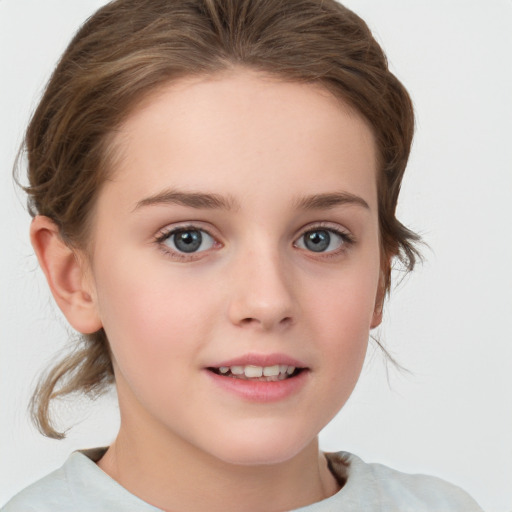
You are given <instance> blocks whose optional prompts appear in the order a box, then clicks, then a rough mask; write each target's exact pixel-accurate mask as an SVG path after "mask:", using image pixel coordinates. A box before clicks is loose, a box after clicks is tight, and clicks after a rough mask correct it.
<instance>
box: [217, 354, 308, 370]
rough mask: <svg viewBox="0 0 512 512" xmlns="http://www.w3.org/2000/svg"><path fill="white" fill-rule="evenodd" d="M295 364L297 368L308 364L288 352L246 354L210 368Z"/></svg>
mask: <svg viewBox="0 0 512 512" xmlns="http://www.w3.org/2000/svg"><path fill="white" fill-rule="evenodd" d="M277 364H279V365H281V364H282V365H287V366H295V367H296V368H306V365H305V364H304V363H303V362H302V361H300V360H298V359H295V358H293V357H290V356H288V355H286V354H255V353H251V354H245V355H243V356H239V357H235V358H233V359H227V360H225V361H220V362H218V363H215V364H211V365H209V366H208V367H209V368H220V367H222V366H249V365H250V366H261V367H265V366H275V365H277Z"/></svg>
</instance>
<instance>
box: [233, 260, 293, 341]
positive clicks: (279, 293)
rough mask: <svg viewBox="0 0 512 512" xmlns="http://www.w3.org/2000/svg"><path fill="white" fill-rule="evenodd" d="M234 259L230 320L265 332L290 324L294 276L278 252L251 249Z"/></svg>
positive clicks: (291, 320)
mask: <svg viewBox="0 0 512 512" xmlns="http://www.w3.org/2000/svg"><path fill="white" fill-rule="evenodd" d="M237 259H238V262H237V263H236V265H235V266H234V267H235V268H233V267H232V273H231V280H230V281H231V286H230V288H231V289H230V303H229V312H228V314H229V318H230V321H231V322H232V323H233V324H235V325H237V326H240V327H253V328H256V329H261V330H267V331H268V330H272V329H276V328H283V327H285V326H287V325H291V324H293V323H294V322H295V320H296V315H297V304H296V301H295V300H294V294H293V276H292V275H291V270H290V266H289V265H286V264H285V262H284V261H282V259H283V258H282V257H280V255H279V253H278V251H275V252H274V253H271V252H269V251H265V250H253V251H250V252H248V253H245V254H243V255H239V257H238V258H237Z"/></svg>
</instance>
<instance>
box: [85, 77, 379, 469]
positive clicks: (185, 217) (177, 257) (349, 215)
mask: <svg viewBox="0 0 512 512" xmlns="http://www.w3.org/2000/svg"><path fill="white" fill-rule="evenodd" d="M116 143H117V144H118V147H119V151H120V158H119V159H118V163H117V165H116V168H115V170H114V173H113V176H112V179H111V180H109V181H108V182H107V183H106V184H105V185H104V187H103V188H102V190H101V192H100V194H99V198H98V203H97V208H96V212H95V219H94V226H93V234H92V237H93V238H92V249H91V254H90V282H91V289H92V290H93V293H92V296H93V301H94V303H95V307H96V311H97V315H98V316H99V318H100V319H101V323H102V325H103V327H104V329H105V331H106V333H107V336H108V339H109V341H110V344H111V349H112V353H113V359H114V368H115V373H116V382H117V387H118V395H119V401H120V407H121V416H122V427H121V428H122V429H123V428H133V429H137V431H138V432H140V431H141V429H142V431H144V432H145V433H146V434H147V435H151V436H156V437H157V438H159V439H161V440H164V439H165V442H169V443H175V444H177V445H179V444H181V445H187V446H189V447H193V448H194V449H195V450H199V451H200V452H202V453H204V454H207V455H208V456H213V457H216V458H218V459H221V460H223V461H227V462H233V463H239V464H261V463H276V462H279V461H285V460H288V459H290V458H292V457H293V456H295V455H297V454H299V453H300V452H301V451H302V450H304V449H306V447H308V446H310V445H311V443H312V442H314V440H315V439H316V436H317V434H318V432H319V431H320V430H321V429H322V427H324V426H325V425H326V424H327V423H328V422H329V420H330V419H331V418H332V417H333V416H334V415H335V414H336V412H337V411H338V410H339V409H340V408H341V407H342V406H343V404H344V403H345V401H346V400H347V398H348V397H349V395H350V393H351V392H352V390H353V388H354V386H355V383H356V380H357V378H358V376H359V373H360V370H361V366H362V363H363V359H364V355H365V351H366V346H367V341H368V336H369V330H370V329H371V327H373V326H375V325H377V324H378V323H379V321H380V315H379V313H378V312H376V303H379V302H380V296H381V290H380V287H379V282H380V257H379V232H378V217H377V190H376V154H375V145H374V141H373V138H372V133H371V130H370V128H369V127H368V126H367V124H366V123H365V121H364V120H363V119H362V118H361V117H360V116H359V115H357V114H356V113H355V112H353V111H351V110H350V109H349V108H348V107H347V106H344V105H343V104H341V103H340V102H339V100H336V99H335V98H334V97H333V96H331V95H330V94H329V93H328V92H326V91H324V90H323V89H321V88H320V87H319V86H313V85H304V84H296V83H288V82H282V81H277V80H276V79H270V78H268V77H264V76H263V75H260V74H256V73H250V72H247V71H245V72H231V73H230V74H224V75H218V76H216V77H213V78H211V77H210V78H201V79H198V78H195V79H187V80H183V81H181V82H177V83H174V84H172V85H170V86H169V87H168V88H166V89H165V90H163V91H160V92H159V93H158V95H154V96H153V97H151V98H150V99H149V100H147V101H146V102H145V103H144V104H143V105H142V106H140V108H139V109H138V110H137V111H136V112H135V113H134V114H133V115H131V117H130V118H129V119H128V120H127V122H126V123H125V124H124V125H123V126H122V127H121V130H120V131H119V133H118V135H117V139H116ZM130 425H131V427H130Z"/></svg>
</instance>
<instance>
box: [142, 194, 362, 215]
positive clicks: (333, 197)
mask: <svg viewBox="0 0 512 512" xmlns="http://www.w3.org/2000/svg"><path fill="white" fill-rule="evenodd" d="M172 204H178V205H182V206H188V207H189V208H197V209H210V210H213V209H221V210H228V211H229V210H235V209H239V208H240V205H239V203H238V202H237V201H236V200H235V199H234V198H232V197H230V196H226V197H224V196H222V195H220V194H209V193H204V192H181V191H178V190H164V191H162V192H159V193H158V194H154V195H152V196H149V197H146V198H145V199H142V200H140V201H138V202H137V204H136V205H135V208H134V209H133V211H136V210H138V209H140V208H143V207H145V206H158V205H172ZM342 205H358V206H362V207H363V208H365V209H367V210H369V209H370V207H369V205H368V203H367V202H366V201H365V200H364V199H363V198H362V197H360V196H357V195H355V194H351V193H349V192H329V193H325V194H313V195H310V196H304V197H301V198H299V199H297V200H296V201H295V206H296V208H298V209H300V210H328V209H331V208H335V207H336V206H342Z"/></svg>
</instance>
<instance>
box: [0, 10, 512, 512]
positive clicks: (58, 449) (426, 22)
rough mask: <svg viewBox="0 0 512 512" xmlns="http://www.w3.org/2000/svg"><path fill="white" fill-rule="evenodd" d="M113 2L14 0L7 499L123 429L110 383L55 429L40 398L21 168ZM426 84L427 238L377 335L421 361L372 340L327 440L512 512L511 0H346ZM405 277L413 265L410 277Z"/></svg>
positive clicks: (419, 104)
mask: <svg viewBox="0 0 512 512" xmlns="http://www.w3.org/2000/svg"><path fill="white" fill-rule="evenodd" d="M103 3H105V2H104V1H101V0H45V1H44V2H42V1H41V0H0V76H1V78H0V113H1V115H0V169H1V173H0V180H1V181H0V183H1V186H0V216H1V219H2V220H1V222H0V248H1V250H0V407H1V412H0V439H1V445H0V453H1V457H0V503H3V502H5V501H6V500H7V499H8V498H9V497H10V496H12V495H13V494H14V493H15V492H16V491H18V490H20V489H21V488H22V487H24V486H26V485H27V484H29V483H31V482H32V481H33V480H35V479H37V478H39V477H41V476H43V475H44V474H46V473H47V472H49V471H50V470H52V469H54V468H56V467H58V466H59V465H61V464H62V462H63V461H64V460H65V458H66V457H67V455H68V454H69V453H70V452H71V451H72V450H74V449H78V448H86V447H91V446H97V445H106V444H108V443H109V442H110V441H111V440H112V439H113V437H114V436H115V432H116V428H117V421H118V420H117V414H116V406H115V397H114V396H113V395H111V396H108V397H106V398H105V399H104V400H102V401H100V402H98V403H96V404H94V405H90V404H88V403H87V402H78V403H76V404H73V401H69V402H67V403H64V404H62V407H61V410H60V412H61V415H62V418H63V420H64V422H66V421H67V422H78V423H77V425H76V427H75V428H74V429H73V430H71V431H70V433H69V436H68V438H67V439H66V440H64V441H54V440H48V439H45V438H43V437H42V436H41V435H39V434H38V433H37V432H36V431H35V429H34V428H33V427H32V426H31V424H30V422H29V420H28V416H27V413H26V407H27V403H28V399H29V396H30V392H31V389H32V387H33V385H34V383H35V379H36V376H37V374H38V373H39V372H40V371H41V370H42V369H43V368H45V367H46V366H48V364H49V363H50V362H51V361H52V359H53V358H54V356H55V353H56V352H57V351H58V350H61V349H62V348H63V347H64V346H65V345H66V342H67V339H68V333H67V331H66V329H65V327H64V323H63V321H62V320H61V317H60V315H59V313H58V311H57V310H56V308H55V307H54V306H53V305H52V302H51V300H50V296H49V292H48V291H47V289H46V284H45V282H44V280H43V278H42V274H41V272H40V271H39V270H37V264H36V260H35V257H34V256H33V255H32V250H31V247H30V244H29V241H28V226H29V216H28V214H27V213H26V212H25V211H24V207H23V202H24V198H23V196H22V195H21V194H20V193H18V192H16V191H15V189H14V186H13V184H12V179H11V173H10V171H11V167H12V163H13V160H14V157H15V154H16V150H17V147H18V145H19V143H20V142H21V138H22V134H23V130H24V127H25V125H26V123H27V120H28V116H29V114H30V112H31V111H32V109H33V108H34V107H35V105H36V104H37V100H38V98H39V95H40V93H41V91H42V87H43V85H44V83H45V81H46V80H47V78H48V76H49V73H50V72H51V70H52V68H53V66H54V64H55V62H56V60H57V58H58V57H59V55H60V53H61V52H62V51H63V50H64V48H65V46H66V45H67V43H68V41H69V39H70V37H71V36H72V34H73V33H74V32H75V30H76V29H77V28H78V26H79V24H80V23H82V22H83V21H84V20H85V18H86V17H87V16H88V15H90V14H91V13H92V12H93V11H94V10H95V9H96V8H97V7H99V6H100V5H102V4H103ZM345 4H346V5H347V6H348V7H350V8H352V9H353V10H355V11H356V12H357V13H358V14H359V15H361V16H362V17H363V18H364V19H365V20H366V21H367V22H368V24H369V25H370V27H371V28H372V29H373V31H374V34H375V36H376V37H377V39H378V40H379V41H380V42H381V43H382V45H383V47H384V49H385V51H386V52H387V54H388V57H389V61H390V65H391V68H392V69H393V70H394V72H395V73H396V74H397V75H398V77H399V78H400V79H401V80H402V81H403V82H404V84H405V85H406V87H407V88H408V89H409V91H410V92H411V95H412V97H413V100H414V103H415V106H416V112H417V134H416V139H415V143H414V148H413V153H412V156H411V160H410V164H409V169H408V171H407V173H406V178H405V181H404V185H403V192H402V198H401V201H400V205H399V216H400V218H401V219H402V221H403V222H404V223H405V224H407V225H408V226H410V227H411V228H413V229H415V230H417V231H419V232H420V233H421V234H422V235H423V237H424V239H425V241H426V242H427V243H428V244H429V246H430V249H425V250H424V254H425V257H426V263H425V264H424V265H423V266H422V267H419V268H418V269H417V271H415V273H414V274H413V275H411V276H410V277H409V278H407V279H406V280H405V281H404V282H403V283H402V284H401V285H400V286H399V287H398V288H397V289H396V290H394V292H393V293H392V296H391V299H390V301H389V302H388V303H387V305H386V313H385V320H384V324H383V326H382V328H380V330H379V331H378V332H377V333H376V334H378V336H379V337H380V338H381V340H382V341H383V342H384V343H385V344H386V346H387V347H388V349H389V350H390V351H391V352H392V353H393V354H394V355H395V356H396V357H397V358H398V359H399V361H400V362H401V363H402V364H403V365H404V366H405V367H407V368H408V369H409V370H410V372H411V373H410V374H407V373H405V374H400V373H397V372H396V371H395V370H393V369H392V368H391V367H390V368H389V383H390V385H388V378H387V372H386V366H385V364H384V362H383V359H382V357H381V356H380V355H379V353H378V351H375V350H373V349H370V351H369V357H368V360H367V364H366V365H365V369H364V370H363V374H362V377H361V380H360V382H359V384H358V386H357V388H356V390H355V392H354V394H353V396H352V397H351V399H350V400H349V402H348V403H347V405H346V406H345V407H344V409H343V410H342V412H341V413H340V414H339V415H338V417H337V418H336V419H335V420H334V421H333V422H332V423H331V424H330V425H329V426H328V427H327V428H326V429H325V431H324V432H323V433H322V435H321V442H322V446H323V448H324V449H327V450H340V449H343V450H348V451H353V452H354V453H356V454H358V455H359V456H361V457H363V458H364V459H365V460H366V461H376V462H382V463H385V464H387V465H390V466H393V467H395V468H397V469H401V470H403V471H408V472H425V473H431V474H435V475H438V476H440V477H442V478H445V479H447V480H450V481H452V482H454V483H457V484H459V485H461V486H462V487H464V488H465V489H466V490H468V491H469V492H470V493H471V494H472V495H473V496H474V497H475V498H476V499H477V500H478V501H479V502H480V504H481V505H482V506H483V507H484V509H485V510H488V511H491V512H493V511H508V512H510V511H512V336H511V334H510V319H511V317H512V270H511V264H512V235H511V221H510V219H512V201H511V194H512V69H511V68H512V60H511V57H510V55H511V53H512V30H511V26H512V2H511V1H510V0H489V1H486V2H484V1H482V0H428V1H427V0H386V1H382V0H349V1H347V2H345ZM398 277H399V276H398Z"/></svg>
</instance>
